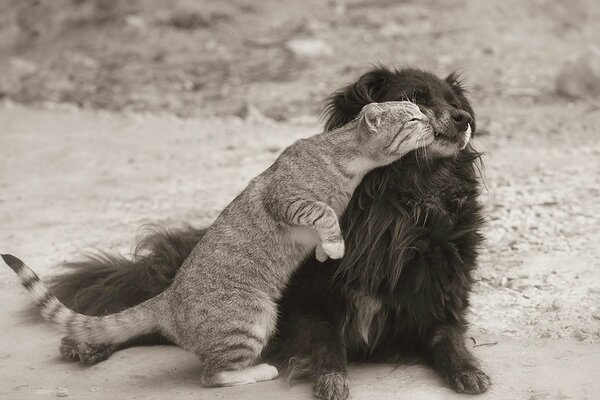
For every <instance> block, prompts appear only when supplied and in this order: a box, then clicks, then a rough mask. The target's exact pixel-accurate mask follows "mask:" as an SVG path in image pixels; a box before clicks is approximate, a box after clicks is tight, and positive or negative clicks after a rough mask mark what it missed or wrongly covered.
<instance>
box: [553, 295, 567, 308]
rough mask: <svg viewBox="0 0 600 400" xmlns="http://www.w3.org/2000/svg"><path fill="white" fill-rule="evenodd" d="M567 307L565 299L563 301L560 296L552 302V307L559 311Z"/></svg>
mask: <svg viewBox="0 0 600 400" xmlns="http://www.w3.org/2000/svg"><path fill="white" fill-rule="evenodd" d="M564 307H565V303H564V301H562V300H561V299H560V298H558V297H557V298H555V299H554V301H553V302H552V309H553V310H554V311H559V310H562V309H563V308H564Z"/></svg>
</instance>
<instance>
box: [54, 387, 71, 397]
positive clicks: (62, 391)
mask: <svg viewBox="0 0 600 400" xmlns="http://www.w3.org/2000/svg"><path fill="white" fill-rule="evenodd" d="M69 394H70V393H69V390H68V389H67V388H66V387H62V386H59V387H58V388H56V397H68V396H69Z"/></svg>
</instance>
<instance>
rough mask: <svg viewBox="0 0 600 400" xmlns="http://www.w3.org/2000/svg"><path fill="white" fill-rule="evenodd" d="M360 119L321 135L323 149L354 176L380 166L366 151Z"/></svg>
mask: <svg viewBox="0 0 600 400" xmlns="http://www.w3.org/2000/svg"><path fill="white" fill-rule="evenodd" d="M360 129H362V127H361V124H360V119H359V118H356V119H354V120H352V121H350V122H348V123H347V124H346V125H343V126H341V127H339V128H337V129H334V130H332V131H329V132H324V133H322V134H321V135H318V136H319V141H320V142H321V145H322V149H323V150H324V151H325V153H327V155H328V156H329V157H330V158H331V159H332V160H335V162H336V164H337V165H339V166H340V167H342V168H343V169H344V170H345V172H346V173H348V174H350V175H354V176H362V175H365V174H366V173H367V172H368V171H370V170H371V169H373V168H375V167H377V166H378V164H377V162H376V161H375V160H374V159H373V158H372V157H369V155H368V154H367V153H366V152H365V146H364V144H363V143H361V134H360Z"/></svg>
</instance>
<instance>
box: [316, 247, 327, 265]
mask: <svg viewBox="0 0 600 400" xmlns="http://www.w3.org/2000/svg"><path fill="white" fill-rule="evenodd" d="M315 258H316V259H317V261H318V262H325V261H327V259H328V258H329V257H327V254H325V252H324V251H323V246H322V245H321V243H319V244H317V247H315Z"/></svg>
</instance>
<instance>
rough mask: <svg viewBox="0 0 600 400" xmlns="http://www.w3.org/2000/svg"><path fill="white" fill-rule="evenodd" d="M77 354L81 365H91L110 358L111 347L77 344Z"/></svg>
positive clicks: (106, 345)
mask: <svg viewBox="0 0 600 400" xmlns="http://www.w3.org/2000/svg"><path fill="white" fill-rule="evenodd" d="M77 352H78V355H79V360H80V361H81V362H82V363H84V364H86V365H93V364H97V363H99V362H100V361H104V360H106V359H107V358H108V357H110V355H111V354H112V353H113V347H112V346H111V345H108V344H92V343H79V345H78V346H77Z"/></svg>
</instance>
